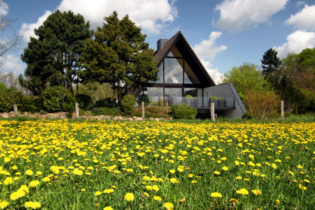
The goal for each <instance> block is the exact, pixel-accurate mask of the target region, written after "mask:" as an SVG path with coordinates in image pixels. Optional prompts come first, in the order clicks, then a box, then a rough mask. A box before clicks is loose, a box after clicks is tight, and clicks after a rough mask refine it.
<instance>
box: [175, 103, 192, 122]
mask: <svg viewBox="0 0 315 210" xmlns="http://www.w3.org/2000/svg"><path fill="white" fill-rule="evenodd" d="M171 113H172V114H173V116H174V118H177V119H195V117H196V116H197V109H196V108H194V107H190V106H188V105H187V104H180V105H172V106H171Z"/></svg>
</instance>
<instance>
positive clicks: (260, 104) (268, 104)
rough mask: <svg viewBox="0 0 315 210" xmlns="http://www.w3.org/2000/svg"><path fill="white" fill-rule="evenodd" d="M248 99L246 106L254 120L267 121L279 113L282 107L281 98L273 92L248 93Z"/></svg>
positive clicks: (245, 101) (245, 102)
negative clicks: (270, 116) (270, 115)
mask: <svg viewBox="0 0 315 210" xmlns="http://www.w3.org/2000/svg"><path fill="white" fill-rule="evenodd" d="M246 95H247V99H246V100H244V104H245V106H246V107H248V109H249V111H248V112H249V114H250V115H251V116H252V117H253V118H258V119H259V118H262V119H266V118H267V117H268V115H269V114H271V113H274V112H277V111H278V109H279V105H280V99H279V97H278V96H277V95H276V94H275V93H274V92H273V91H265V92H252V91H247V92H246Z"/></svg>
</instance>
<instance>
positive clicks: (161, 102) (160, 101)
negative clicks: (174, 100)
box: [158, 98, 163, 106]
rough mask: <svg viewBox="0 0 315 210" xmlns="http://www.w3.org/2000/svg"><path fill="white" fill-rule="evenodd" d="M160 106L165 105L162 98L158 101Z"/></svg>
mask: <svg viewBox="0 0 315 210" xmlns="http://www.w3.org/2000/svg"><path fill="white" fill-rule="evenodd" d="M158 106H163V100H162V99H161V98H160V99H159V101H158Z"/></svg>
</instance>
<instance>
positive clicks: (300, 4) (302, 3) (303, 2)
mask: <svg viewBox="0 0 315 210" xmlns="http://www.w3.org/2000/svg"><path fill="white" fill-rule="evenodd" d="M303 5H305V1H298V2H296V6H297V7H300V6H303Z"/></svg>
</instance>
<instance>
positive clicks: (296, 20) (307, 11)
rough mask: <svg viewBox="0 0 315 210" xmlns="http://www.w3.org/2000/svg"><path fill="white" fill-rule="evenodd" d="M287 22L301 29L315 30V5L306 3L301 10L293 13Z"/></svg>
mask: <svg viewBox="0 0 315 210" xmlns="http://www.w3.org/2000/svg"><path fill="white" fill-rule="evenodd" d="M285 23H286V24H288V25H292V26H293V27H294V28H297V29H301V30H315V5H313V6H308V5H305V6H304V8H303V9H302V10H301V11H299V12H298V13H296V14H295V15H291V17H290V18H289V19H287V20H286V21H285Z"/></svg>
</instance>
